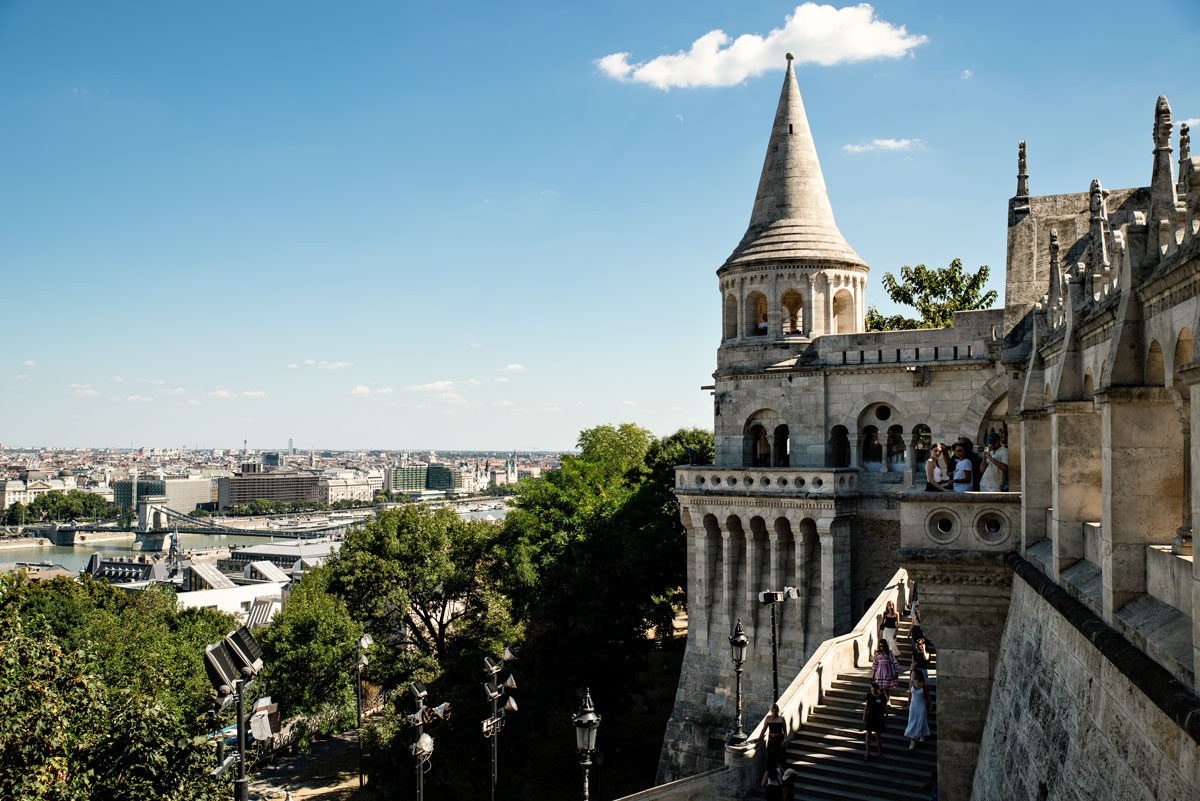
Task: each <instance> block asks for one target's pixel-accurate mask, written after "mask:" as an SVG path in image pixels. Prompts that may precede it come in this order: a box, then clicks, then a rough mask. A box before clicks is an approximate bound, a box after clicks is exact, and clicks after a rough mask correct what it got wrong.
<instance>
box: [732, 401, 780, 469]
mask: <svg viewBox="0 0 1200 801" xmlns="http://www.w3.org/2000/svg"><path fill="white" fill-rule="evenodd" d="M780 428H782V429H784V433H785V435H786V431H787V424H786V423H785V422H784V420H783V417H782V416H780V414H779V412H777V411H775V410H774V409H759V410H758V411H757V412H755V413H754V414H752V415H750V417H749V419H747V420H746V423H745V425H744V426H743V427H742V466H743V467H770V466H771V459H772V455H773V454H774V453H775V449H774V448H773V447H772V445H771V439H772V437H771V435H772V434H773V433H774V432H776V431H777V430H778V429H780ZM784 447H785V448H787V445H786V444H785V445H784Z"/></svg>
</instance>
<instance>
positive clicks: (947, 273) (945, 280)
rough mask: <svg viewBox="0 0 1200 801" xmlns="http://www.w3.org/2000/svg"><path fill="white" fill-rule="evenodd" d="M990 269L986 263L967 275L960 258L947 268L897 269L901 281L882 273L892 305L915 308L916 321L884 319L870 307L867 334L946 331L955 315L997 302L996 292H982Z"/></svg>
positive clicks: (867, 317)
mask: <svg viewBox="0 0 1200 801" xmlns="http://www.w3.org/2000/svg"><path fill="white" fill-rule="evenodd" d="M988 273H989V269H988V266H987V265H986V264H985V265H983V266H981V267H980V268H979V269H978V270H976V271H975V272H973V273H969V274H968V273H967V272H966V271H965V270H964V269H963V266H962V260H961V259H955V260H954V261H952V262H950V266H949V267H943V268H935V269H932V270H931V269H928V268H926V267H925V265H924V264H918V265H917V266H916V267H909V266H908V265H907V264H906V265H904V266H903V267H901V268H900V280H899V281H897V280H896V278H895V276H893V275H892V274H891V273H884V274H883V288H884V289H885V290H887V293H888V297H889V298H891V300H892V302H893V303H899V304H902V305H904V306H909V307H911V308H913V309H916V311H917V313H918V314H919V315H920V317H919V318H918V319H912V318H910V317H904V316H903V315H899V314H897V315H892V316H890V317H885V316H883V315H882V314H880V313H879V311H878V310H877V309H876V308H875V307H874V306H871V307H870V308H868V309H867V314H866V318H865V324H866V330H868V331H894V330H902V329H912V328H949V327H951V326H952V325H954V312H956V311H971V310H973V309H986V308H988V307H990V306H991V305H992V304H993V303H995V302H996V297H997V293H996V291H995V290H992V291H989V292H984V291H983V287H984V284H985V283H986V282H987V277H988Z"/></svg>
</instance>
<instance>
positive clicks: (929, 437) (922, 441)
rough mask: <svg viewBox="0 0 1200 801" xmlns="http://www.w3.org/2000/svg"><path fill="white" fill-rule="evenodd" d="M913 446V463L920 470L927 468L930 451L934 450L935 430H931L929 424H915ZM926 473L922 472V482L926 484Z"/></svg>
mask: <svg viewBox="0 0 1200 801" xmlns="http://www.w3.org/2000/svg"><path fill="white" fill-rule="evenodd" d="M912 446H913V451H914V453H913V464H914V465H915V466H916V469H917V470H918V471H923V470H924V469H925V462H926V461H927V460H928V459H929V452H930V451H931V450H933V432H931V431H930V430H929V426H927V425H925V424H924V423H921V424H920V425H918V426H915V427H914V428H913V430H912ZM924 480H925V479H924V473H923V472H922V473H921V482H919V483H922V486H924V484H923V482H924Z"/></svg>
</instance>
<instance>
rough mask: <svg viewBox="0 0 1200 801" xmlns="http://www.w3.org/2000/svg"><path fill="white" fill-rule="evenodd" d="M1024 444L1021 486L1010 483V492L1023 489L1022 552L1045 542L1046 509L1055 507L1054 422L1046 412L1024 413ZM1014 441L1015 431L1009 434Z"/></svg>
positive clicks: (1021, 432) (1020, 432)
mask: <svg viewBox="0 0 1200 801" xmlns="http://www.w3.org/2000/svg"><path fill="white" fill-rule="evenodd" d="M1018 429H1019V430H1018V432H1017V435H1018V438H1019V439H1020V442H1021V483H1020V484H1019V485H1015V484H1013V483H1012V482H1011V480H1010V482H1009V485H1008V486H1009V489H1010V490H1011V489H1018V488H1019V489H1020V490H1021V553H1024V552H1025V549H1027V548H1028V547H1029V546H1030V545H1033V544H1034V543H1036V542H1038V541H1039V540H1042V539H1045V538H1046V537H1047V536H1049V534H1050V532H1048V531H1046V510H1047V509H1048V508H1050V507H1051V506H1053V505H1054V481H1053V478H1052V473H1053V466H1052V462H1053V459H1054V453H1053V450H1052V448H1051V442H1052V440H1051V438H1050V420H1049V416H1048V415H1047V414H1046V412H1045V411H1042V410H1037V411H1028V412H1021V415H1020V423H1019V424H1018ZM1008 438H1009V440H1010V441H1011V440H1012V439H1013V432H1012V431H1009V432H1008ZM1013 461H1014V460H1013V459H1012V449H1011V448H1010V449H1009V460H1008V464H1009V473H1010V475H1011V472H1012V466H1013Z"/></svg>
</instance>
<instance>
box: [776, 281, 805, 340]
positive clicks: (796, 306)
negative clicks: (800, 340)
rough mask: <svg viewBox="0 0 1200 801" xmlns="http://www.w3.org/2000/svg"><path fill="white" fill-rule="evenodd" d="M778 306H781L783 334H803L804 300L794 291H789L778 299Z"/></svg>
mask: <svg viewBox="0 0 1200 801" xmlns="http://www.w3.org/2000/svg"><path fill="white" fill-rule="evenodd" d="M780 305H782V306H783V311H784V321H783V333H785V334H802V333H804V298H803V296H801V294H800V293H799V292H797V291H796V290H794V289H789V290H788V291H787V292H784V293H783V297H782V298H781V299H780Z"/></svg>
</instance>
